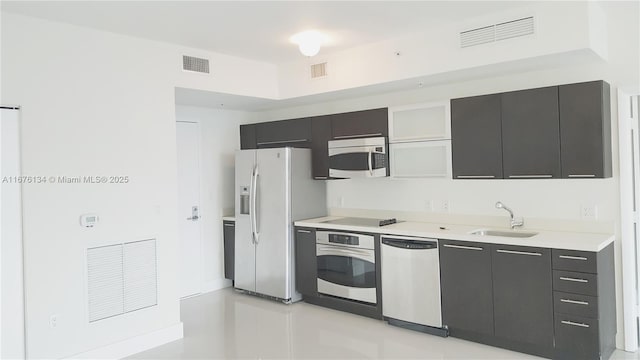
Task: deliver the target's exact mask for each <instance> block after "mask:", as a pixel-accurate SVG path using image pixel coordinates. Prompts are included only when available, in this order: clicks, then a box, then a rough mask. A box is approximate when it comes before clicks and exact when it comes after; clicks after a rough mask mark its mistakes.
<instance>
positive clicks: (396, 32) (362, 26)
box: [1, 0, 527, 63]
mask: <svg viewBox="0 0 640 360" xmlns="http://www.w3.org/2000/svg"><path fill="white" fill-rule="evenodd" d="M523 6H527V2H524V1H5V0H3V1H1V7H2V11H6V12H12V13H18V14H22V15H28V16H35V17H39V18H44V19H49V20H53V21H60V22H66V23H71V24H75V25H80V26H86V27H92V28H97V29H101V30H106V31H110V32H115V33H120V34H126V35H132V36H136V37H141V38H146V39H151V40H157V41H163V42H169V43H174V44H179V45H184V46H189V47H194V48H199V49H205V50H210V51H214V52H219V53H223V54H229V55H235V56H240V57H244V58H248V59H254V60H259V61H266V62H271V63H281V62H287V61H292V60H297V59H299V57H300V56H301V55H300V53H299V52H298V50H297V48H296V46H295V45H292V44H291V43H289V37H290V36H291V35H293V34H294V33H296V32H299V31H303V30H307V29H317V30H320V31H323V32H326V33H327V34H328V35H329V37H330V38H331V42H330V43H329V44H327V45H326V46H325V47H324V48H323V49H322V50H321V54H322V53H323V52H324V53H328V52H335V51H340V50H344V49H347V48H351V47H354V46H359V45H363V44H367V43H372V42H377V41H381V40H384V39H389V38H394V37H399V36H402V35H406V34H408V33H412V32H419V31H424V30H425V29H427V28H430V27H433V26H437V25H438V24H442V23H446V22H452V21H459V20H461V19H464V18H468V17H476V16H482V15H483V14H490V13H493V12H498V11H503V10H505V9H510V8H514V7H523Z"/></svg>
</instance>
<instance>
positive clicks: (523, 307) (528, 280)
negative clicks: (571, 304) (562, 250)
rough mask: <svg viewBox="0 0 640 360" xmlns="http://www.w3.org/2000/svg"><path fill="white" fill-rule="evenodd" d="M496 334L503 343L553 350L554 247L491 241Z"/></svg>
mask: <svg viewBox="0 0 640 360" xmlns="http://www.w3.org/2000/svg"><path fill="white" fill-rule="evenodd" d="M491 248H492V254H491V257H492V271H493V311H494V321H495V336H496V338H497V340H498V341H500V342H501V344H500V345H501V346H503V347H506V348H510V349H512V350H516V351H521V352H525V353H529V354H534V355H539V356H544V357H551V356H552V354H553V293H552V277H551V250H550V249H543V248H535V247H524V246H507V245H492V246H491Z"/></svg>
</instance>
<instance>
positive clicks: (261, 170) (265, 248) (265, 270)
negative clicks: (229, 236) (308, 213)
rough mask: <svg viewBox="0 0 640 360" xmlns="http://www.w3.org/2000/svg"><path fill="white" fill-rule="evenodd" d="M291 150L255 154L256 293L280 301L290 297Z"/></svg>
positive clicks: (263, 151) (266, 150) (270, 150)
mask: <svg viewBox="0 0 640 360" xmlns="http://www.w3.org/2000/svg"><path fill="white" fill-rule="evenodd" d="M290 159H291V149H290V148H279V149H260V150H258V151H257V171H258V179H257V184H258V186H257V208H258V211H257V216H258V218H257V224H256V225H257V232H258V246H257V247H256V292H257V293H260V294H265V295H269V296H273V297H277V298H281V299H290V298H291V297H292V296H291V293H292V279H291V271H292V264H291V260H290V259H291V251H292V224H291V205H290V204H291V199H290V194H291V191H290V188H291V181H290V178H291V176H290Z"/></svg>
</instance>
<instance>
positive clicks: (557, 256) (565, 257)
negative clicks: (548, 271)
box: [553, 249, 598, 274]
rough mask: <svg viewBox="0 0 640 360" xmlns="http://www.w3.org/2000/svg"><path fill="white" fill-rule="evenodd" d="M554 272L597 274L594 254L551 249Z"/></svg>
mask: <svg viewBox="0 0 640 360" xmlns="http://www.w3.org/2000/svg"><path fill="white" fill-rule="evenodd" d="M553 268H554V269H555V270H567V271H578V272H586V273H592V274H595V273H597V272H598V271H597V266H596V253H594V252H589V251H576V250H562V249H553Z"/></svg>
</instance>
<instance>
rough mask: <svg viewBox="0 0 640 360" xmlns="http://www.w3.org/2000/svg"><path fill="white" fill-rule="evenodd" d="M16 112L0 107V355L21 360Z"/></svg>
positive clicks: (20, 258)
mask: <svg viewBox="0 0 640 360" xmlns="http://www.w3.org/2000/svg"><path fill="white" fill-rule="evenodd" d="M18 116H19V111H18V110H16V109H5V108H2V109H0V124H1V127H0V135H1V140H0V145H1V146H0V155H1V163H2V173H1V174H0V177H1V179H2V188H1V190H0V202H1V203H2V207H1V209H0V218H1V220H0V229H1V231H0V240H1V242H2V248H1V249H0V254H1V255H2V256H1V258H0V264H1V266H0V269H1V270H0V274H1V284H2V286H1V290H0V294H1V296H0V299H2V304H1V311H0V314H1V315H0V319H1V321H2V327H1V330H0V358H1V359H24V357H25V351H24V345H25V342H24V286H23V269H22V261H23V257H22V201H21V187H20V183H19V181H17V180H18V178H17V177H19V176H20V141H19V140H20V131H19V118H18Z"/></svg>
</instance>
